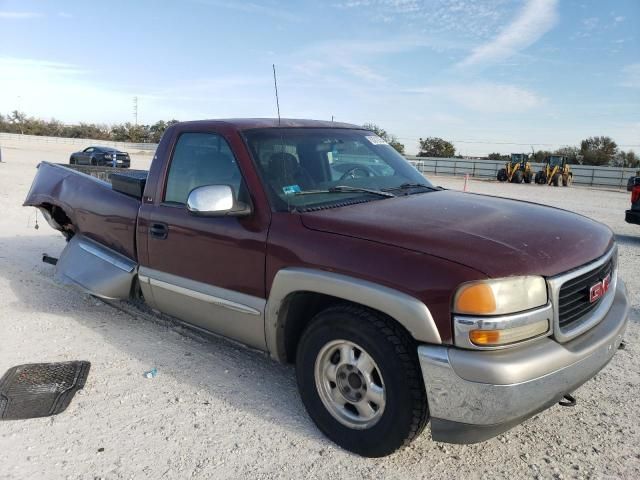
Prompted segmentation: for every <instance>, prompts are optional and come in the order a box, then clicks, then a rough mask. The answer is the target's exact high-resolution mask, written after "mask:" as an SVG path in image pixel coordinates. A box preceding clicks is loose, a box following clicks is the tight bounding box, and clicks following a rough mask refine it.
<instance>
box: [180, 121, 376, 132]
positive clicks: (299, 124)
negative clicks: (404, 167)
mask: <svg viewBox="0 0 640 480" xmlns="http://www.w3.org/2000/svg"><path fill="white" fill-rule="evenodd" d="M220 124H226V125H231V126H233V127H235V128H237V129H238V130H253V129H256V128H347V129H357V130H366V129H365V128H364V127H362V126H360V125H354V124H351V123H342V122H332V121H327V120H306V119H297V118H281V119H277V118H224V119H219V120H195V121H190V122H180V123H179V125H190V126H201V127H206V126H214V125H220Z"/></svg>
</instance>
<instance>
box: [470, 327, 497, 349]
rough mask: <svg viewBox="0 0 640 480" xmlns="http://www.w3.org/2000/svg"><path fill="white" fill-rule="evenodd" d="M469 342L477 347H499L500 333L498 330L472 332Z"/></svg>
mask: <svg viewBox="0 0 640 480" xmlns="http://www.w3.org/2000/svg"><path fill="white" fill-rule="evenodd" d="M469 340H471V341H472V342H473V343H475V344H476V345H498V344H499V343H500V332H499V331H498V330H471V331H470V332H469Z"/></svg>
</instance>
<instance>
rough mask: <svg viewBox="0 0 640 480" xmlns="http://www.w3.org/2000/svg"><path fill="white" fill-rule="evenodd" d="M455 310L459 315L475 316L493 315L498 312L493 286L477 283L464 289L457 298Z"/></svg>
mask: <svg viewBox="0 0 640 480" xmlns="http://www.w3.org/2000/svg"><path fill="white" fill-rule="evenodd" d="M455 310H456V312H458V313H471V314H475V315H481V314H491V313H493V312H494V311H495V310H496V300H495V297H494V296H493V290H492V288H491V286H490V285H488V284H486V283H476V284H472V285H469V286H467V287H464V288H463V289H462V290H461V291H460V292H458V295H457V297H456V305H455Z"/></svg>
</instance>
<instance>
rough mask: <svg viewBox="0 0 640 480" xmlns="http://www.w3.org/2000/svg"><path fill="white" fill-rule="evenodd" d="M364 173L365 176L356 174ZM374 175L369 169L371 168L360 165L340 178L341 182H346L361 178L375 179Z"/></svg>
mask: <svg viewBox="0 0 640 480" xmlns="http://www.w3.org/2000/svg"><path fill="white" fill-rule="evenodd" d="M358 171H360V172H364V173H365V175H356V172H358ZM373 175H374V173H373V172H372V171H371V169H369V167H365V166H364V165H362V166H361V165H358V166H355V167H352V168H350V169H349V170H347V171H346V172H344V173H343V174H342V176H341V177H340V180H344V179H346V178H359V177H363V176H364V177H373Z"/></svg>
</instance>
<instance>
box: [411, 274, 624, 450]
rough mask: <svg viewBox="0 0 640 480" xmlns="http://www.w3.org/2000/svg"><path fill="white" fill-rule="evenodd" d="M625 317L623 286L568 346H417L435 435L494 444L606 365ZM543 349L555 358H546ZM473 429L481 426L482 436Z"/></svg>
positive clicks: (542, 343) (545, 342) (549, 341)
mask: <svg viewBox="0 0 640 480" xmlns="http://www.w3.org/2000/svg"><path fill="white" fill-rule="evenodd" d="M628 314H629V304H628V301H627V297H626V292H625V289H624V284H623V283H622V282H621V281H620V282H618V288H617V291H616V292H615V300H614V302H613V304H612V306H611V309H610V310H609V312H608V313H607V315H606V316H605V317H604V318H603V320H602V321H601V322H600V323H599V324H598V325H597V326H596V327H594V328H593V329H592V330H590V331H589V332H588V333H586V334H584V335H582V336H580V337H577V338H575V339H574V340H573V341H571V342H567V343H564V344H559V343H557V342H555V341H554V340H552V339H549V338H544V339H541V340H540V342H538V343H534V344H529V345H527V346H523V347H521V348H514V349H513V351H505V350H503V351H499V352H471V351H465V352H463V355H458V354H459V353H460V350H459V349H456V348H453V347H443V346H436V345H422V346H420V347H419V348H418V357H419V359H420V366H421V368H422V374H423V377H424V382H425V387H426V391H427V399H428V402H429V410H430V413H431V416H432V418H433V419H435V422H434V425H438V428H436V429H435V430H434V429H432V435H433V438H434V440H441V441H454V442H456V443H473V442H476V441H482V440H485V439H487V438H491V437H492V436H494V435H496V434H498V433H501V432H502V431H504V430H506V429H508V428H511V427H512V426H514V425H516V424H517V423H519V421H522V420H524V419H526V418H527V417H528V416H530V415H532V414H535V413H537V412H538V411H540V410H541V409H544V408H546V407H548V406H550V405H552V404H553V403H555V402H556V401H558V400H560V399H561V398H562V397H563V396H564V395H565V394H567V393H571V392H572V391H573V390H575V389H576V388H578V387H579V386H580V385H582V384H583V383H584V382H586V381H587V380H589V379H590V378H592V377H593V376H594V375H595V374H596V373H598V372H599V371H600V370H601V369H602V368H603V367H604V366H605V365H606V364H607V363H608V362H609V361H610V360H611V358H612V357H613V355H614V354H615V352H616V350H617V349H618V346H619V345H620V342H621V341H622V336H623V334H624V331H625V328H626V325H627V321H628ZM547 350H548V351H549V352H551V351H552V350H553V351H554V353H553V354H550V356H547V354H546V353H545V352H546V351H547ZM545 367H546V368H545ZM486 380H491V382H487V381H486ZM514 422H515V423H514ZM442 425H446V426H447V427H446V428H442ZM452 426H454V427H452ZM477 427H483V429H482V434H478V428H477ZM485 427H486V428H485ZM465 432H468V433H469V435H468V438H467V439H466V440H465ZM449 433H450V435H449Z"/></svg>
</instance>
